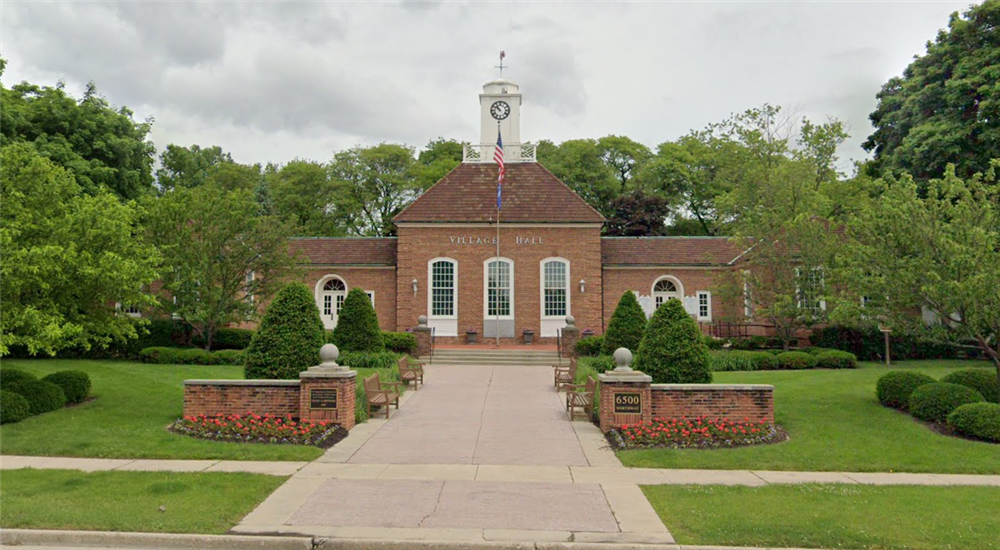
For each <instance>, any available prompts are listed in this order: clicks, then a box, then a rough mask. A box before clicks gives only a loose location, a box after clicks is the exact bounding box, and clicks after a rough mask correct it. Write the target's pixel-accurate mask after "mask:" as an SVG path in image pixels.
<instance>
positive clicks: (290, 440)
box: [167, 418, 349, 449]
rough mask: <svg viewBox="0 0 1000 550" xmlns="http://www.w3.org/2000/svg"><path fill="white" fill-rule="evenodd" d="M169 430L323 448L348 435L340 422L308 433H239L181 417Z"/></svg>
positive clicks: (210, 437) (226, 439) (196, 435)
mask: <svg viewBox="0 0 1000 550" xmlns="http://www.w3.org/2000/svg"><path fill="white" fill-rule="evenodd" d="M167 431H169V432H173V433H176V434H180V435H185V436H188V437H193V438H195V439H205V440H208V441H224V442H228V443H256V444H261V443H264V444H269V445H312V446H315V447H319V448H321V449H329V448H330V447H333V446H334V445H336V444H337V443H339V442H340V441H341V440H343V439H344V438H345V437H347V435H348V433H349V432H348V431H347V430H345V429H344V428H342V427H341V426H340V425H339V424H330V425H329V426H325V427H323V428H322V429H314V430H310V431H309V433H307V434H289V435H280V436H279V435H271V434H269V435H260V434H253V433H249V434H239V433H232V431H224V430H221V429H214V428H204V427H202V426H199V425H197V424H194V423H192V422H190V421H189V420H187V419H184V418H181V419H179V420H177V421H175V422H173V423H171V424H170V425H168V426H167Z"/></svg>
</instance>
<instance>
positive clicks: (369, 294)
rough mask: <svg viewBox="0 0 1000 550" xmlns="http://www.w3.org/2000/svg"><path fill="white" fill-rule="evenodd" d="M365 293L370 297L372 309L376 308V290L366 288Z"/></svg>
mask: <svg viewBox="0 0 1000 550" xmlns="http://www.w3.org/2000/svg"><path fill="white" fill-rule="evenodd" d="M365 294H367V295H368V299H369V300H370V301H371V303H372V309H375V291H374V290H366V291H365Z"/></svg>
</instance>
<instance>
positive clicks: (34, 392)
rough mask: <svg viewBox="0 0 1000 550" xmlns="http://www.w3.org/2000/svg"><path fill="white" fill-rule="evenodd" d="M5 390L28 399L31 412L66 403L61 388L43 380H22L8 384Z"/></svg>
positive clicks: (46, 410) (59, 407) (49, 409)
mask: <svg viewBox="0 0 1000 550" xmlns="http://www.w3.org/2000/svg"><path fill="white" fill-rule="evenodd" d="M6 389H7V391H11V392H14V393H16V394H20V395H22V396H23V397H24V398H25V399H27V400H28V407H29V408H30V409H31V414H42V413H46V412H49V411H54V410H56V409H61V408H62V407H63V406H65V405H66V394H65V393H63V390H62V388H60V387H59V386H57V385H55V384H53V383H52V382H45V381H44V380H22V381H20V382H17V383H16V384H11V385H10V386H8V387H7V388H6Z"/></svg>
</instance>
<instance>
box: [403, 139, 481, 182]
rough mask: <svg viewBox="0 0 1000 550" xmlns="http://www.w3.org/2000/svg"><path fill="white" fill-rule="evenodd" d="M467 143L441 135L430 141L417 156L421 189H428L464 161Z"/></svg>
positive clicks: (417, 175) (416, 171)
mask: <svg viewBox="0 0 1000 550" xmlns="http://www.w3.org/2000/svg"><path fill="white" fill-rule="evenodd" d="M466 145H468V143H466V142H459V141H455V140H453V139H444V138H441V137H439V138H437V139H436V140H432V141H430V142H428V143H427V146H426V147H425V148H424V150H423V151H421V152H420V155H418V156H417V165H416V166H415V167H414V170H415V173H416V179H417V185H418V186H419V187H420V188H421V189H427V188H428V187H430V186H432V185H434V184H435V183H437V182H438V181H439V180H440V179H441V178H443V177H445V176H446V175H447V174H448V172H451V171H452V170H454V169H455V168H456V167H458V165H459V164H461V163H462V151H463V147H465V146H466Z"/></svg>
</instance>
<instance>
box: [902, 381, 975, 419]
mask: <svg viewBox="0 0 1000 550" xmlns="http://www.w3.org/2000/svg"><path fill="white" fill-rule="evenodd" d="M983 401H985V400H984V399H983V396H982V395H980V394H979V392H977V391H976V390H974V389H972V388H967V387H965V386H961V385H959V384H949V383H948V382H934V383H933V384H924V385H922V386H920V387H919V388H917V389H915V390H913V394H912V395H910V414H912V415H913V416H915V417H916V418H919V419H921V420H926V421H928V422H944V421H946V420H947V419H948V415H949V414H951V412H952V411H954V410H955V409H957V408H959V407H961V406H962V405H966V404H968V403H981V402H983Z"/></svg>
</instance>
